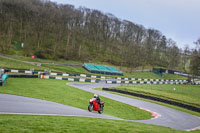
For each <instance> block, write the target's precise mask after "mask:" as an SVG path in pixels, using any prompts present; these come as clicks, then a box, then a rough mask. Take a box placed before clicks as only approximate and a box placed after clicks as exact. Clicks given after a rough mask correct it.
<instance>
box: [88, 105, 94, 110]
mask: <svg viewBox="0 0 200 133" xmlns="http://www.w3.org/2000/svg"><path fill="white" fill-rule="evenodd" d="M92 110H93V105H92V104H89V105H88V111H90V112H92Z"/></svg>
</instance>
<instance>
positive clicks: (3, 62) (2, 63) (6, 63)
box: [0, 56, 186, 79]
mask: <svg viewBox="0 0 200 133" xmlns="http://www.w3.org/2000/svg"><path fill="white" fill-rule="evenodd" d="M11 57H12V58H14V59H18V60H23V61H30V62H51V63H57V64H82V62H78V61H64V60H58V61H55V60H44V59H38V58H36V59H31V58H30V57H26V58H25V57H23V56H11ZM102 65H103V64H102ZM107 65H108V64H107ZM0 67H2V68H15V69H32V68H34V69H35V70H42V71H43V70H45V69H49V70H51V71H56V72H67V73H84V74H90V75H102V74H94V73H90V72H88V71H86V70H85V69H84V68H82V67H81V66H76V67H72V66H58V65H48V64H43V65H42V66H36V65H32V64H27V63H23V62H20V61H13V60H9V59H5V58H2V57H0ZM103 76H109V77H116V76H112V75H103ZM118 77H119V76H118ZM120 77H129V78H146V79H186V77H183V76H178V75H173V74H163V76H162V77H160V76H159V75H156V74H154V73H152V72H132V73H127V72H124V76H120Z"/></svg>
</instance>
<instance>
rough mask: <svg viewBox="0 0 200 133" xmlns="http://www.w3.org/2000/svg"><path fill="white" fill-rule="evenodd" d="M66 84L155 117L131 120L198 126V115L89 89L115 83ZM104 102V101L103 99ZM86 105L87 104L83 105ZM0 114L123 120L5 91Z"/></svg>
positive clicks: (175, 126)
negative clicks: (138, 109)
mask: <svg viewBox="0 0 200 133" xmlns="http://www.w3.org/2000/svg"><path fill="white" fill-rule="evenodd" d="M68 85H70V86H73V87H76V88H79V89H82V90H85V91H88V92H92V93H97V94H99V95H100V96H104V97H108V98H110V99H113V100H116V101H120V102H122V103H126V104H129V105H132V106H136V107H139V108H143V109H145V110H149V111H152V112H153V113H154V114H156V117H155V118H153V119H150V120H133V121H134V122H141V123H149V124H154V125H161V126H164V127H170V128H173V129H178V130H193V129H198V128H200V118H199V117H196V116H193V115H190V114H187V113H183V112H180V111H177V110H174V109H170V108H168V107H164V106H161V105H157V104H154V103H150V102H145V101H142V100H137V99H133V98H127V97H123V96H119V95H115V94H111V93H107V92H102V91H98V90H93V89H92V88H102V87H112V86H117V85H115V84H105V83H99V84H97V83H94V84H91V83H68ZM105 102H106V101H105ZM105 106H106V105H105ZM86 108H87V107H86ZM0 113H1V114H31V115H60V116H80V117H95V118H104V119H115V120H123V119H120V118H116V117H112V116H109V115H104V114H98V113H96V112H92V113H91V112H88V111H87V110H82V109H78V108H75V107H71V106H67V105H63V104H58V103H54V102H49V101H45V100H39V99H34V98H28V97H23V96H15V95H8V94H0Z"/></svg>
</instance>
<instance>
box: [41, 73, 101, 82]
mask: <svg viewBox="0 0 200 133" xmlns="http://www.w3.org/2000/svg"><path fill="white" fill-rule="evenodd" d="M40 78H42V79H59V80H68V81H76V82H90V83H98V82H99V81H100V80H98V79H85V78H65V77H52V76H45V75H41V76H40Z"/></svg>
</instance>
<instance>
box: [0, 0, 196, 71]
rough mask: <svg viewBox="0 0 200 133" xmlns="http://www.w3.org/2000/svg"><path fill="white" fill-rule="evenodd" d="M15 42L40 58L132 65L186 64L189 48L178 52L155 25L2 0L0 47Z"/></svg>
mask: <svg viewBox="0 0 200 133" xmlns="http://www.w3.org/2000/svg"><path fill="white" fill-rule="evenodd" d="M13 41H18V42H21V43H24V50H25V51H27V53H28V54H33V55H36V56H37V57H39V58H47V59H59V58H63V59H66V60H81V61H86V62H88V61H94V60H95V61H104V62H109V63H111V64H115V65H120V66H128V67H131V68H136V67H138V66H147V65H151V66H161V67H166V68H171V69H185V68H184V67H185V66H186V64H187V63H188V59H189V58H190V57H191V55H192V52H193V51H191V50H189V49H188V48H187V47H186V48H185V50H182V51H181V50H180V49H179V48H178V47H177V45H176V42H174V41H173V40H172V39H170V38H167V37H166V36H165V35H163V34H162V33H161V32H160V31H158V30H156V29H146V28H145V27H143V26H142V25H138V24H135V23H133V22H130V21H128V20H121V19H119V18H117V17H115V16H114V15H112V14H109V13H102V12H100V11H98V10H91V9H88V8H83V7H80V8H78V9H77V8H75V7H74V6H72V5H62V4H56V3H53V2H51V1H48V0H0V46H1V47H0V51H1V52H4V53H5V52H6V51H9V50H10V49H12V48H13V45H12V44H13ZM197 51H198V50H197ZM198 52H199V51H198ZM198 54H199V53H198Z"/></svg>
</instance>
